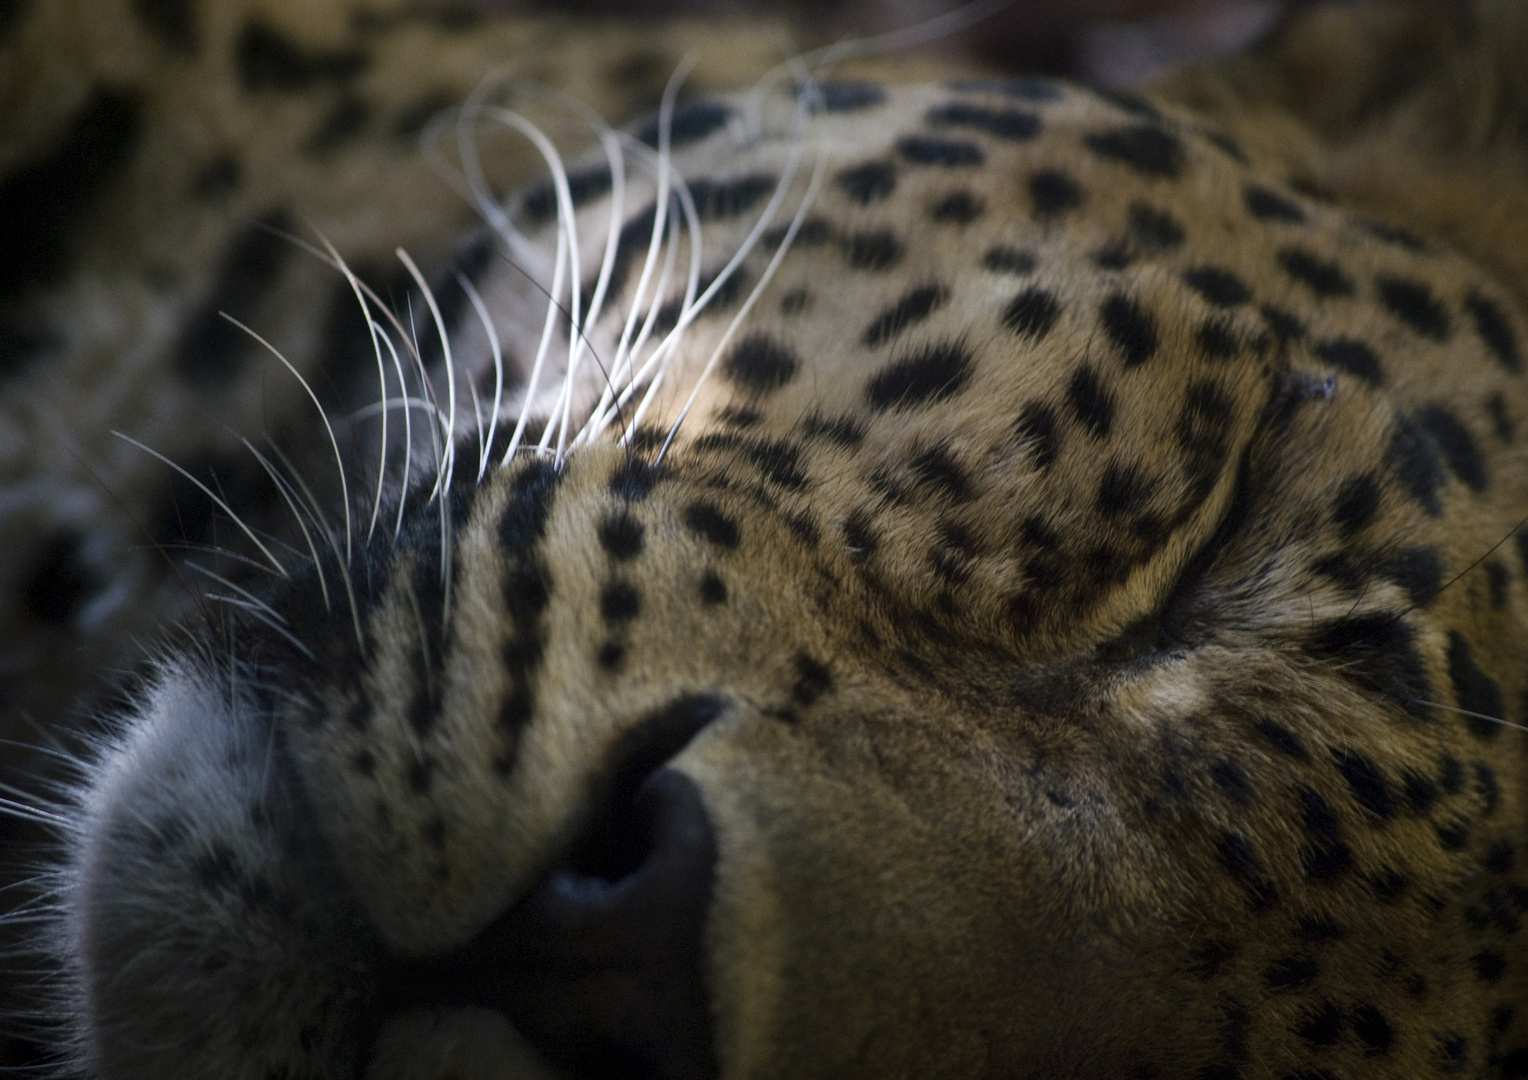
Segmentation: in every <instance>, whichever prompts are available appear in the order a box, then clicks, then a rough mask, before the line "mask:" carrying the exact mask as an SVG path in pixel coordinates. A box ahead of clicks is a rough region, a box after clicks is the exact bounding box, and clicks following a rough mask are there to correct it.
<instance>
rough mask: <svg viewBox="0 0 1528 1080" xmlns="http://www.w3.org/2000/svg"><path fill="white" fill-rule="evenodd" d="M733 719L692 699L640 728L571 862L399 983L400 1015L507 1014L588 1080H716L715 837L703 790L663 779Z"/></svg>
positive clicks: (538, 1045)
mask: <svg viewBox="0 0 1528 1080" xmlns="http://www.w3.org/2000/svg"><path fill="white" fill-rule="evenodd" d="M724 707H725V703H724V702H721V701H720V700H719V699H716V698H711V697H705V698H687V699H684V700H683V701H681V702H678V703H676V704H675V705H674V706H672V707H670V708H669V709H668V710H665V711H664V712H663V713H661V714H659V715H657V716H655V717H653V718H651V719H650V720H649V721H648V722H647V723H646V724H644V725H641V726H640V727H639V728H638V729H635V730H634V731H633V733H632V735H633V737H632V738H631V739H628V744H627V746H626V747H625V748H624V749H623V750H622V751H621V752H620V753H619V755H618V759H619V761H620V764H619V765H618V767H617V768H616V769H615V774H614V778H613V780H612V781H611V783H610V784H609V785H608V789H607V794H606V796H605V798H604V799H602V800H601V801H602V802H603V803H604V806H603V807H602V808H601V809H600V810H599V811H598V812H597V813H596V814H595V816H594V820H593V821H592V822H591V824H590V825H589V827H587V828H586V829H585V830H584V833H583V835H582V837H581V838H580V840H579V841H578V843H576V844H575V845H574V846H573V848H572V850H571V851H570V852H569V853H568V854H567V855H566V857H565V858H563V859H562V860H560V861H559V863H558V864H557V865H556V866H555V867H554V868H553V869H552V870H551V871H550V872H549V873H548V874H547V875H546V876H545V877H544V878H543V879H542V880H541V881H540V882H539V883H538V884H537V885H536V886H535V887H534V888H533V889H532V890H531V891H530V892H529V893H528V894H527V895H526V896H525V897H523V898H522V899H521V900H520V901H519V902H517V903H516V904H515V905H514V906H513V907H512V908H510V909H509V910H508V911H506V912H505V913H504V914H503V915H502V916H500V917H499V919H497V920H496V921H495V922H494V923H493V924H491V925H490V926H489V927H488V928H487V929H485V930H484V931H483V932H482V933H481V934H479V935H478V936H477V937H476V938H474V939H473V940H472V941H471V942H468V943H467V944H466V945H465V946H463V947H461V948H460V949H457V950H455V951H453V952H452V953H451V954H450V955H448V956H443V957H436V958H432V959H430V960H426V961H413V962H410V963H409V965H408V967H409V968H410V969H412V970H407V971H405V970H401V969H400V970H398V971H396V972H393V973H392V977H391V978H389V980H388V981H389V982H390V983H392V984H393V986H394V987H395V988H397V990H400V991H402V993H401V994H400V995H398V996H397V998H396V999H395V1000H396V1004H398V1005H405V1004H406V1005H415V1006H417V1005H477V1006H488V1007H491V1008H496V1009H499V1010H500V1011H501V1012H503V1013H504V1015H505V1016H506V1017H508V1019H509V1020H510V1022H511V1023H512V1024H514V1025H515V1027H516V1028H517V1029H518V1030H519V1031H520V1033H521V1034H522V1035H523V1036H525V1038H526V1040H527V1041H528V1042H529V1043H530V1044H531V1046H532V1047H534V1048H535V1049H536V1050H537V1051H538V1053H540V1054H541V1056H542V1057H543V1058H545V1060H546V1062H547V1064H549V1065H551V1066H552V1067H553V1068H554V1069H556V1070H559V1071H560V1072H562V1073H564V1074H566V1075H568V1076H570V1077H572V1078H575V1080H584V1078H589V1080H593V1078H595V1077H600V1078H603V1080H706V1078H712V1077H715V1076H716V1075H717V1074H718V1072H719V1068H720V1066H719V1064H718V1061H717V1056H716V1050H715V1044H714V1033H713V1025H712V1018H711V1007H710V1000H709V996H708V993H707V989H706V985H705V979H704V974H703V973H704V971H705V966H706V965H705V958H704V956H703V953H702V939H703V931H704V928H705V920H706V913H707V910H708V907H709V904H710V899H711V892H712V882H713V878H714V875H715V866H716V837H715V834H714V832H713V829H712V825H711V821H710V818H709V816H708V815H707V813H706V809H705V806H704V804H703V802H702V800H701V796H700V792H699V790H698V789H697V787H696V786H695V783H694V782H693V781H692V780H690V779H689V777H687V776H685V775H684V774H683V773H681V772H678V771H677V770H675V769H672V768H666V767H663V766H664V764H665V763H666V762H667V761H669V760H670V759H671V758H672V757H673V756H674V755H675V754H676V753H677V752H678V751H679V750H680V749H682V748H683V746H684V745H685V744H686V743H688V742H689V740H690V738H692V737H693V735H694V734H695V733H696V732H697V731H698V730H700V728H702V727H704V726H705V725H706V724H708V723H709V722H710V721H711V720H712V719H714V718H715V717H716V716H717V715H719V713H720V712H721V711H722V709H723V708H724ZM405 986H407V987H410V988H412V989H407V990H405V989H404V987H405ZM389 996H392V995H389Z"/></svg>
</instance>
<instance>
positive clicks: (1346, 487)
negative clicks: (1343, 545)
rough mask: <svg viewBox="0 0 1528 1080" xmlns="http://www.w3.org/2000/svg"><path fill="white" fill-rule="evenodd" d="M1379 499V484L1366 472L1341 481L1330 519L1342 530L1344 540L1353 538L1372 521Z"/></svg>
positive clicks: (1377, 510)
mask: <svg viewBox="0 0 1528 1080" xmlns="http://www.w3.org/2000/svg"><path fill="white" fill-rule="evenodd" d="M1379 499H1380V488H1379V484H1378V483H1376V482H1375V479H1374V477H1373V476H1371V475H1370V474H1368V473H1364V474H1363V475H1361V476H1350V477H1348V479H1346V480H1344V481H1343V482H1342V486H1341V487H1340V488H1338V489H1337V500H1336V503H1335V505H1334V506H1333V507H1332V521H1333V522H1335V523H1336V525H1337V527H1338V528H1339V529H1341V530H1342V538H1343V539H1344V540H1351V539H1353V537H1355V536H1357V535H1358V534H1359V533H1360V532H1362V531H1363V530H1364V529H1367V528H1368V527H1369V525H1370V524H1372V523H1373V521H1374V515H1375V514H1377V513H1378V512H1379Z"/></svg>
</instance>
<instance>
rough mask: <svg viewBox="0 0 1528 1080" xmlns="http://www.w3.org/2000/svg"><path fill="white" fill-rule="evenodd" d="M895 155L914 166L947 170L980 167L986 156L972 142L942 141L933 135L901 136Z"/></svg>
mask: <svg viewBox="0 0 1528 1080" xmlns="http://www.w3.org/2000/svg"><path fill="white" fill-rule="evenodd" d="M897 153H899V154H901V155H902V157H903V159H904V160H906V161H910V162H912V163H913V164H914V165H940V166H943V167H944V168H947V169H954V168H962V167H969V166H973V165H982V164H985V163H986V161H987V155H986V154H985V153H983V152H982V148H981V147H980V146H977V145H976V144H975V143H974V142H967V141H965V140H963V139H943V138H939V137H938V136H935V135H903V136H902V137H901V138H900V139H898V140H897Z"/></svg>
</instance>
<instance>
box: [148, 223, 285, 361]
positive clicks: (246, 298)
mask: <svg viewBox="0 0 1528 1080" xmlns="http://www.w3.org/2000/svg"><path fill="white" fill-rule="evenodd" d="M285 224H286V219H285V217H284V216H282V215H273V216H271V217H268V218H267V219H266V220H264V221H262V222H257V223H255V224H253V225H250V226H248V227H246V228H245V229H244V230H243V231H242V232H239V233H237V234H236V235H235V236H234V238H233V240H231V241H230V242H229V245H228V248H227V250H226V251H225V252H224V253H223V259H222V262H221V263H220V264H219V266H218V271H217V276H216V278H215V279H214V281H213V286H212V293H211V295H210V296H208V298H207V299H206V300H204V301H203V302H202V304H201V306H199V307H198V308H197V309H196V310H195V311H194V312H192V314H191V316H190V318H189V319H187V321H186V324H185V326H184V327H182V328H181V332H180V339H179V340H178V341H177V342H176V344H175V351H174V364H175V373H176V374H177V375H179V376H180V377H181V378H182V379H184V380H186V381H187V382H189V383H191V384H193V385H195V386H200V387H205V388H209V389H212V388H218V387H222V386H226V385H227V384H228V383H230V382H231V381H233V380H234V379H235V378H237V377H238V375H239V373H240V372H241V371H242V369H243V365H244V361H245V360H246V359H247V357H248V356H249V355H250V353H252V352H253V350H254V349H255V348H257V347H258V346H257V345H256V343H255V342H254V341H253V339H252V338H251V337H250V336H249V334H247V333H246V332H245V331H243V330H241V329H240V328H239V327H237V326H235V325H233V324H232V323H231V322H229V321H228V320H227V319H225V318H224V317H223V312H227V313H228V314H230V315H232V316H233V317H234V318H237V319H240V320H241V321H248V320H250V319H251V318H252V315H253V309H255V308H256V306H257V305H258V304H259V303H260V302H261V300H262V299H263V298H264V297H265V295H266V294H267V293H268V292H269V290H270V289H271V288H272V286H274V285H275V284H276V281H277V279H278V278H279V277H280V274H281V269H282V265H283V264H284V262H285V261H286V258H287V256H289V255H290V254H291V253H292V252H293V251H294V250H295V249H294V248H293V247H292V245H291V244H290V243H289V242H287V240H286V239H284V238H283V237H281V236H279V235H278V234H277V233H276V232H274V231H273V230H275V229H278V228H281V227H282V226H284V225H285Z"/></svg>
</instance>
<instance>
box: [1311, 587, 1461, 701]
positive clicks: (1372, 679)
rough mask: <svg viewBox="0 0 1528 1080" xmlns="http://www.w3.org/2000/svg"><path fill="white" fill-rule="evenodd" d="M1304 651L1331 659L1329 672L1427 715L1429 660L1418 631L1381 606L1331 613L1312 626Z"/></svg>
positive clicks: (1324, 658)
mask: <svg viewBox="0 0 1528 1080" xmlns="http://www.w3.org/2000/svg"><path fill="white" fill-rule="evenodd" d="M1305 652H1306V653H1307V654H1308V655H1310V656H1313V657H1316V658H1317V659H1321V660H1331V661H1333V663H1334V667H1333V669H1332V670H1333V673H1334V674H1336V675H1338V676H1340V677H1342V678H1344V679H1347V680H1348V681H1350V682H1353V683H1355V684H1357V685H1358V686H1361V687H1364V688H1365V689H1368V690H1374V691H1378V692H1379V693H1382V694H1387V695H1389V696H1390V697H1391V698H1393V699H1394V700H1395V701H1396V703H1397V704H1399V705H1400V706H1401V708H1403V709H1405V710H1406V711H1407V712H1408V713H1410V714H1411V715H1412V716H1415V717H1417V718H1418V719H1424V720H1425V719H1430V718H1431V711H1430V709H1429V707H1428V706H1426V705H1424V704H1422V702H1424V701H1430V700H1432V698H1431V694H1432V684H1431V681H1430V680H1429V679H1428V677H1427V664H1426V662H1425V661H1424V660H1423V659H1422V656H1421V654H1420V653H1418V652H1417V648H1416V634H1415V633H1414V632H1413V631H1412V629H1411V627H1410V626H1408V625H1407V624H1406V622H1405V620H1404V619H1402V618H1401V617H1400V616H1398V615H1395V614H1392V613H1389V612H1383V611H1375V612H1366V613H1364V614H1362V615H1351V616H1348V617H1346V618H1341V619H1333V620H1332V621H1330V622H1327V623H1323V624H1321V625H1320V626H1318V627H1316V630H1315V633H1314V634H1313V635H1312V636H1311V640H1310V641H1309V642H1308V643H1307V644H1306V646H1305Z"/></svg>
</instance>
